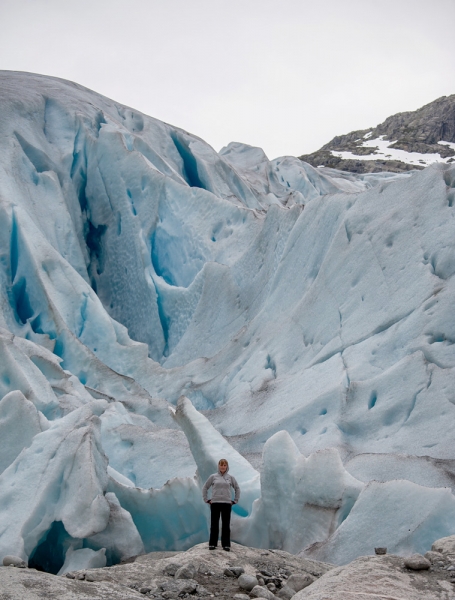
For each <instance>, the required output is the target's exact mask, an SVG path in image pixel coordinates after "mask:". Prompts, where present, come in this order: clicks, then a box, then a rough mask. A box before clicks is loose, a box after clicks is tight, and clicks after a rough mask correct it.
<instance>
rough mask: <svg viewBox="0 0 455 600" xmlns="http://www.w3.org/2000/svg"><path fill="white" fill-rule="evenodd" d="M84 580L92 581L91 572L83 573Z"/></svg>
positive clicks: (93, 579)
mask: <svg viewBox="0 0 455 600" xmlns="http://www.w3.org/2000/svg"><path fill="white" fill-rule="evenodd" d="M85 581H91V582H94V581H95V578H94V577H93V575H92V574H91V573H86V574H85Z"/></svg>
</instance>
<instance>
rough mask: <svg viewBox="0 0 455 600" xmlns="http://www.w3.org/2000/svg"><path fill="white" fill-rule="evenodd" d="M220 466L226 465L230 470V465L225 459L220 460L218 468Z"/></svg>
mask: <svg viewBox="0 0 455 600" xmlns="http://www.w3.org/2000/svg"><path fill="white" fill-rule="evenodd" d="M220 465H226V467H227V468H228V469H229V463H228V461H227V460H226V459H225V458H220V460H219V461H218V466H220Z"/></svg>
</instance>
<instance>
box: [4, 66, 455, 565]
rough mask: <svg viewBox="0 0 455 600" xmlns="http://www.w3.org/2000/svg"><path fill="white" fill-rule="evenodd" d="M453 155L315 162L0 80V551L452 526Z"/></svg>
mask: <svg viewBox="0 0 455 600" xmlns="http://www.w3.org/2000/svg"><path fill="white" fill-rule="evenodd" d="M454 204H455V166H450V165H448V164H435V165H432V166H430V167H428V168H426V169H424V170H422V171H418V172H411V173H408V174H405V175H395V174H390V173H382V174H365V175H354V174H350V173H348V172H339V171H335V170H331V169H315V168H313V167H311V166H309V165H308V164H305V163H303V162H301V161H300V160H298V159H296V158H292V157H283V158H278V159H275V160H269V159H268V158H267V157H266V155H265V154H264V152H263V151H262V150H260V149H259V148H254V147H250V146H247V145H244V144H240V143H231V144H229V146H227V147H226V148H224V149H223V150H221V151H220V152H219V153H217V152H215V151H214V150H213V149H212V148H211V147H210V146H209V145H207V144H206V143H205V142H204V141H203V140H201V139H199V138H197V137H195V136H194V135H191V134H189V133H187V132H185V131H183V130H181V129H178V128H177V127H173V126H170V125H168V124H165V123H162V122H160V121H157V120H155V119H153V118H151V117H147V116H145V115H143V114H140V113H139V112H137V111H135V110H132V109H130V108H127V107H125V106H122V105H120V104H118V103H116V102H114V101H112V100H109V99H107V98H105V97H102V96H100V95H98V94H96V93H94V92H91V91H89V90H87V89H85V88H82V87H80V86H78V85H76V84H73V83H70V82H65V81H62V80H58V79H53V78H48V77H42V76H38V75H31V74H23V73H22V74H21V73H10V72H2V73H1V74H0V223H1V227H0V558H1V556H4V555H7V554H10V555H11V554H12V555H18V556H20V557H22V558H23V559H24V560H27V561H28V564H29V565H30V566H35V567H38V568H41V569H44V570H46V571H49V572H52V573H60V574H63V573H65V572H67V571H68V570H72V569H74V568H84V567H93V566H104V565H106V564H107V565H110V564H114V563H116V562H119V561H120V560H122V559H124V558H126V557H128V556H132V555H136V554H140V553H143V552H150V551H153V550H164V549H175V550H180V549H186V548H188V547H190V546H192V545H193V544H195V543H199V542H202V541H204V540H206V539H207V535H208V518H209V514H208V512H209V511H208V509H207V506H206V505H205V504H204V503H203V501H202V498H201V484H202V483H203V482H204V480H205V478H206V477H207V476H208V475H209V474H210V473H212V472H213V471H214V470H215V468H216V463H217V460H218V459H219V458H221V457H225V458H227V459H228V460H229V461H230V465H231V467H230V468H231V473H232V474H234V475H235V477H236V478H237V480H238V481H239V483H240V486H241V488H242V497H241V501H240V503H239V505H238V506H235V507H234V515H233V522H232V533H233V539H234V540H235V541H238V542H240V543H243V544H247V545H250V546H257V547H265V548H281V549H284V550H287V551H290V552H293V553H299V552H302V553H304V554H306V555H307V556H310V557H314V558H317V559H322V560H325V561H330V562H335V563H339V564H342V563H345V562H348V561H350V560H352V559H353V558H355V557H356V556H358V555H360V554H365V553H367V554H368V553H371V552H372V551H373V548H374V547H375V546H387V547H388V549H389V552H398V553H401V554H407V553H412V552H414V551H419V552H422V551H425V550H428V549H429V548H430V545H431V542H432V541H433V540H434V539H436V538H441V537H444V536H447V535H450V534H454V533H455V496H454V495H453V487H454V482H455V476H454V474H455V448H454V433H455V427H454V423H455V311H454V297H455V277H454V273H455V206H454Z"/></svg>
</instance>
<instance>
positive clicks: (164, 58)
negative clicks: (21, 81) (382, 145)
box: [0, 0, 455, 158]
mask: <svg viewBox="0 0 455 600" xmlns="http://www.w3.org/2000/svg"><path fill="white" fill-rule="evenodd" d="M454 28H455V0H380V1H378V0H312V1H310V0H280V1H277V0H273V1H272V0H224V1H222V0H122V1H119V0H77V1H74V0H71V1H69V0H0V68H1V69H8V70H17V71H31V72H35V73H42V74H46V75H54V76H57V77H62V78H65V79H70V80H72V81H76V82H77V83H80V84H82V85H85V86H86V87H88V88H91V89H93V90H96V91H97V92H100V93H102V94H104V95H106V96H109V97H110V98H113V99H115V100H117V101H119V102H122V103H124V104H127V105H129V106H132V107H134V108H136V109H138V110H141V111H142V112H144V113H146V114H149V115H151V116H154V117H156V118H158V119H162V120H164V121H167V122H168V123H172V124H173V125H178V126H180V127H183V128H184V129H186V130H188V131H190V132H192V133H194V134H196V135H198V136H200V137H202V138H203V139H204V140H206V141H207V142H209V143H210V144H211V145H212V146H213V147H214V148H215V149H216V150H219V149H220V148H221V147H222V146H224V145H226V144H228V143H229V142H230V141H239V142H245V143H248V144H252V145H257V146H261V147H262V148H264V150H265V152H266V153H267V155H268V156H269V158H275V157H277V156H280V155H283V154H293V155H300V154H303V153H307V152H312V151H314V150H317V149H318V148H319V147H320V146H322V145H323V144H324V143H326V142H328V141H329V140H330V139H331V138H332V137H334V136H335V135H338V134H342V133H347V132H349V131H352V130H353V129H361V128H366V127H370V126H374V125H377V124H378V123H380V122H381V121H383V120H384V119H385V118H386V117H388V116H389V115H391V114H394V113H396V112H401V111H406V110H415V109H417V108H419V107H420V106H422V105H424V104H426V103H428V102H431V101H432V100H435V99H436V98H438V97H440V96H443V95H449V94H453V93H455V35H454Z"/></svg>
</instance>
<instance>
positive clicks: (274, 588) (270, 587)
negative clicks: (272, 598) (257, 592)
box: [267, 583, 276, 593]
mask: <svg viewBox="0 0 455 600" xmlns="http://www.w3.org/2000/svg"><path fill="white" fill-rule="evenodd" d="M267 588H268V589H269V590H270V591H271V592H272V593H274V592H275V590H276V585H275V584H274V583H268V584H267Z"/></svg>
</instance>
